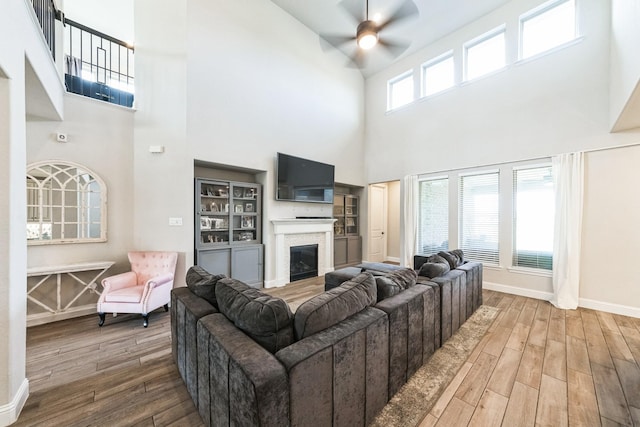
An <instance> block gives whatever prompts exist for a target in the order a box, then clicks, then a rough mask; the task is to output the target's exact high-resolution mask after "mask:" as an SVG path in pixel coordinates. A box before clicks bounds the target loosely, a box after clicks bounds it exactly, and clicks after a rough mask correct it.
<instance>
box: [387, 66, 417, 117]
mask: <svg viewBox="0 0 640 427" xmlns="http://www.w3.org/2000/svg"><path fill="white" fill-rule="evenodd" d="M387 95H388V96H387V100H388V101H387V104H388V105H387V109H388V110H393V109H394V108H398V107H402V106H403V105H406V104H408V103H410V102H412V101H413V71H407V72H406V73H404V74H402V75H400V76H398V77H396V78H394V79H392V80H389V83H388V94H387Z"/></svg>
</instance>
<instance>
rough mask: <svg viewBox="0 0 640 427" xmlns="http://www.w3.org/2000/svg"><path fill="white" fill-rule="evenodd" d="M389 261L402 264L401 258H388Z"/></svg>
mask: <svg viewBox="0 0 640 427" xmlns="http://www.w3.org/2000/svg"><path fill="white" fill-rule="evenodd" d="M387 261H391V262H397V263H398V264H400V258H398V257H394V256H388V257H387Z"/></svg>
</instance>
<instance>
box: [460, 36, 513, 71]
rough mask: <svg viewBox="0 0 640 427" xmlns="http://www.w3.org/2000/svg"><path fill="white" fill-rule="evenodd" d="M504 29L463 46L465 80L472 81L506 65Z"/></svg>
mask: <svg viewBox="0 0 640 427" xmlns="http://www.w3.org/2000/svg"><path fill="white" fill-rule="evenodd" d="M504 31H505V29H504V27H500V28H498V29H497V30H494V31H492V32H490V33H487V34H485V35H483V36H480V37H478V38H477V39H475V40H472V41H470V42H468V43H466V44H465V45H464V52H465V76H466V80H473V79H475V78H477V77H480V76H484V75H485V74H488V73H490V72H492V71H495V70H499V69H500V68H503V67H504V66H505V65H506V57H505V38H504Z"/></svg>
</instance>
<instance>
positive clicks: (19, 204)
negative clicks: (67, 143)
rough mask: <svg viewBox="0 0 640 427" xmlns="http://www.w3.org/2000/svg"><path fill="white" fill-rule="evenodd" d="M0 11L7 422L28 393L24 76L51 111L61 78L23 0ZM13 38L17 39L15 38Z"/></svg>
mask: <svg viewBox="0 0 640 427" xmlns="http://www.w3.org/2000/svg"><path fill="white" fill-rule="evenodd" d="M5 3H6V4H3V9H2V14H0V186H1V188H2V191H0V260H1V261H0V330H2V334H0V425H8V424H10V423H12V422H13V421H14V420H15V419H16V418H17V415H18V413H19V411H20V409H21V408H22V405H23V404H24V402H25V400H26V398H27V396H28V388H29V386H28V384H29V383H28V381H27V379H26V376H25V350H26V348H25V346H26V304H25V300H26V268H27V243H26V230H25V228H24V224H26V191H25V174H26V130H25V128H26V124H25V117H26V114H27V111H26V101H25V93H26V92H27V87H26V83H25V82H26V80H27V79H26V75H27V68H28V65H27V62H28V63H29V64H30V65H29V67H32V71H33V73H32V74H31V76H30V78H33V80H34V81H35V82H36V84H40V83H41V86H40V87H39V88H38V89H39V90H40V91H44V93H45V96H44V97H43V98H44V99H45V100H46V102H47V103H49V104H50V107H51V110H52V111H53V112H54V114H55V115H61V114H62V91H63V89H62V84H61V83H60V79H59V77H58V75H57V71H56V68H55V65H54V63H53V60H52V59H51V54H50V53H49V50H48V48H47V46H46V44H45V42H44V37H43V36H42V35H41V32H40V31H39V30H36V28H37V27H36V25H37V24H36V20H35V14H34V13H33V9H32V6H31V3H30V2H28V1H11V2H5ZM16 41H19V43H16Z"/></svg>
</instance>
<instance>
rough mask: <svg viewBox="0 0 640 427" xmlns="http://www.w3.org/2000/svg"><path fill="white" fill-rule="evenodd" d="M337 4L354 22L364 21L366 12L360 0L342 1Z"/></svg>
mask: <svg viewBox="0 0 640 427" xmlns="http://www.w3.org/2000/svg"><path fill="white" fill-rule="evenodd" d="M339 4H340V7H342V8H343V9H344V10H345V11H346V12H347V13H348V14H349V16H351V17H352V18H353V20H354V21H355V22H362V21H364V20H365V16H366V10H365V6H364V2H363V1H362V0H342V1H341V2H340V3H339Z"/></svg>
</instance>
